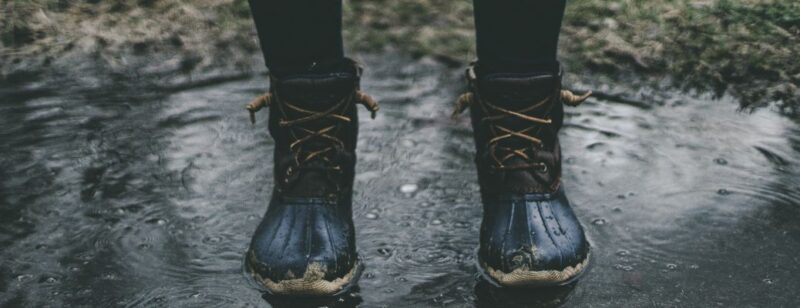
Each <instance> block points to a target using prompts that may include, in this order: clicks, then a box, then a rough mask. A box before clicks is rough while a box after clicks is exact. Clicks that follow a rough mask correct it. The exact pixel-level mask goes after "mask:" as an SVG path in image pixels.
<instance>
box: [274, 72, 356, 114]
mask: <svg viewBox="0 0 800 308" xmlns="http://www.w3.org/2000/svg"><path fill="white" fill-rule="evenodd" d="M356 82H357V78H356V76H355V75H354V74H351V73H334V74H322V75H317V74H309V75H293V76H289V77H287V78H284V79H283V80H280V81H279V82H278V83H277V84H276V86H277V91H278V93H280V97H281V99H283V100H285V101H287V102H288V103H290V104H292V105H294V106H297V107H300V108H303V109H306V110H311V111H324V110H327V109H329V108H331V107H333V105H334V104H336V103H338V102H339V101H341V100H342V99H344V98H345V97H346V96H347V95H350V94H351V93H352V92H353V89H354V88H355V86H356Z"/></svg>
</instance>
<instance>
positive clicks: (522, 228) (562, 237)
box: [454, 64, 591, 287]
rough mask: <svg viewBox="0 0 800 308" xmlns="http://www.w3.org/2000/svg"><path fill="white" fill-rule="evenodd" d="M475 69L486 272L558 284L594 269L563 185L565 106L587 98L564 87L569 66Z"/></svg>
mask: <svg viewBox="0 0 800 308" xmlns="http://www.w3.org/2000/svg"><path fill="white" fill-rule="evenodd" d="M478 65H479V64H475V65H473V66H472V67H471V68H470V69H468V70H467V79H468V83H469V91H468V92H467V93H465V94H463V95H462V96H461V97H460V98H459V100H458V103H457V107H456V112H455V113H454V116H456V115H458V114H459V113H461V112H463V111H464V109H466V108H470V110H471V111H470V114H471V118H472V127H473V131H474V137H475V145H476V158H475V163H476V164H477V168H478V180H479V182H480V188H481V199H482V202H483V221H482V223H481V231H480V248H479V249H478V265H479V270H480V272H481V273H482V275H483V276H484V278H485V279H486V280H488V281H489V282H491V283H492V284H493V285H495V286H499V287H533V286H558V285H565V284H568V283H570V282H572V281H574V280H575V279H576V278H577V277H578V276H579V275H581V274H582V273H583V272H584V271H585V270H586V268H587V265H588V262H589V250H590V249H589V243H588V242H587V240H586V237H585V235H584V232H583V228H582V227H581V224H580V222H579V221H578V219H577V218H576V217H575V214H574V213H573V212H572V209H571V208H570V205H569V201H567V197H566V195H565V193H564V188H563V187H561V181H560V178H561V152H560V148H559V143H558V131H559V129H560V128H561V126H562V122H563V118H564V108H563V105H564V104H567V105H578V104H580V103H581V102H583V101H584V100H585V99H586V98H587V97H588V96H589V95H590V94H591V93H586V94H585V95H582V96H577V95H574V94H573V93H572V92H569V91H567V90H562V89H561V70H560V68H559V69H557V70H555V71H553V72H544V73H536V74H490V75H486V76H481V77H480V78H478V77H476V74H475V72H476V70H478V69H479V67H478Z"/></svg>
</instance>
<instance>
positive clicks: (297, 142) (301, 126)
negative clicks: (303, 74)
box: [245, 90, 380, 184]
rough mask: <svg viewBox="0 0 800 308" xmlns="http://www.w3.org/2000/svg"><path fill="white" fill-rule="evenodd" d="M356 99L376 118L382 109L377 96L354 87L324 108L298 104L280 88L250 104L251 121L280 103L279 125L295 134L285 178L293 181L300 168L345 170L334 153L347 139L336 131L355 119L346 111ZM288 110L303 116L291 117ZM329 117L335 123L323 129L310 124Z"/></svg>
mask: <svg viewBox="0 0 800 308" xmlns="http://www.w3.org/2000/svg"><path fill="white" fill-rule="evenodd" d="M352 102H355V103H357V104H360V105H363V106H364V107H366V108H367V110H369V111H370V112H371V117H372V118H373V119H374V118H375V115H376V113H377V112H378V109H380V108H379V106H378V103H377V102H376V101H375V99H373V98H372V97H370V96H369V95H367V94H365V93H363V92H361V91H360V90H356V91H354V92H353V93H352V94H350V95H348V96H347V97H345V98H343V99H341V100H339V102H337V103H336V104H334V105H333V106H331V107H330V108H328V109H326V110H323V111H314V110H308V109H304V108H301V107H298V106H297V105H294V104H291V103H289V102H286V101H285V100H282V99H280V98H279V96H278V94H277V92H272V93H267V94H264V95H261V96H258V97H256V98H255V99H253V100H252V101H251V102H250V103H249V104H247V106H246V107H245V108H246V109H247V111H249V113H250V122H251V123H252V124H255V113H256V112H258V111H259V110H261V109H263V108H264V107H269V106H271V105H273V104H275V105H276V107H278V108H277V109H278V111H279V112H280V113H281V119H280V120H279V121H278V125H279V126H280V127H282V128H286V129H288V132H289V135H290V137H291V142H290V144H289V150H290V151H291V152H292V155H293V158H294V166H290V167H288V168H287V169H286V177H285V178H284V182H285V183H286V184H289V182H290V178H291V176H292V174H293V173H294V172H296V171H300V170H323V171H336V172H340V171H341V170H342V167H341V165H339V163H337V162H336V161H335V160H333V159H332V157H331V154H333V153H334V152H335V150H336V149H337V148H343V147H345V143H344V141H342V140H341V139H339V138H338V137H337V136H336V135H335V133H336V130H337V128H338V127H341V126H340V125H339V124H341V123H350V122H351V121H352V119H351V118H350V117H348V116H345V115H343V113H345V112H346V111H347V109H348V108H350V105H351V103H352ZM287 111H291V112H292V114H297V115H299V116H296V117H294V118H291V119H290V118H289V116H288V112H287ZM326 119H329V120H333V121H332V124H331V125H328V126H325V127H322V128H319V129H311V128H310V127H309V126H311V125H310V124H312V123H319V121H321V120H326ZM312 144H313V146H312ZM314 161H321V162H322V164H313V163H312V162H314Z"/></svg>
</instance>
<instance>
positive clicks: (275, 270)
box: [247, 63, 378, 296]
mask: <svg viewBox="0 0 800 308" xmlns="http://www.w3.org/2000/svg"><path fill="white" fill-rule="evenodd" d="M351 64H352V65H348V66H349V69H348V71H346V72H342V73H334V74H305V75H294V76H286V77H283V78H280V79H278V78H275V77H274V76H271V77H270V80H271V82H270V93H269V94H267V95H264V96H261V97H259V98H258V99H256V100H255V101H253V102H252V103H251V104H250V105H248V109H249V110H250V112H251V120H254V115H253V113H254V112H255V111H257V110H258V109H260V108H261V107H263V106H269V109H270V114H269V131H270V134H271V135H272V137H273V138H274V139H275V154H274V160H275V167H274V170H273V173H274V178H275V187H274V189H273V192H272V199H271V201H270V204H269V208H268V210H267V213H266V214H265V215H264V219H263V220H262V221H261V224H260V225H259V226H258V229H257V230H256V232H255V234H254V235H253V240H252V242H251V243H250V249H249V251H248V252H247V265H248V267H249V270H250V271H251V273H252V274H253V276H254V277H255V278H256V280H257V281H258V282H260V283H261V284H263V285H264V286H265V287H266V289H267V291H269V292H270V293H272V294H274V295H298V296H327V295H336V294H339V293H342V292H343V291H345V290H346V289H348V288H349V287H350V286H351V285H353V283H354V282H355V281H356V280H357V279H358V275H359V274H360V268H361V265H360V264H359V260H358V256H357V254H356V247H355V234H354V230H353V219H352V206H351V199H352V187H353V178H354V167H355V162H356V155H355V147H356V139H357V135H358V112H357V110H356V107H357V105H358V104H362V105H364V106H367V107H368V108H369V109H370V110H371V111H372V113H373V114H372V115H373V117H374V115H375V111H377V109H378V107H377V104H376V103H375V101H374V100H372V99H371V98H369V97H368V96H367V95H365V94H363V93H362V92H361V91H360V90H359V77H360V68H358V67H357V66H356V65H355V64H354V63H351Z"/></svg>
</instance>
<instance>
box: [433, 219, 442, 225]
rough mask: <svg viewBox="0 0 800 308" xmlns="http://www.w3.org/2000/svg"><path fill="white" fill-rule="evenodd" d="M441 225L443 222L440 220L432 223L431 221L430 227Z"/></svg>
mask: <svg viewBox="0 0 800 308" xmlns="http://www.w3.org/2000/svg"><path fill="white" fill-rule="evenodd" d="M442 223H444V222H443V221H442V220H441V219H434V220H433V221H431V225H434V226H436V225H441V224H442Z"/></svg>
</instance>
